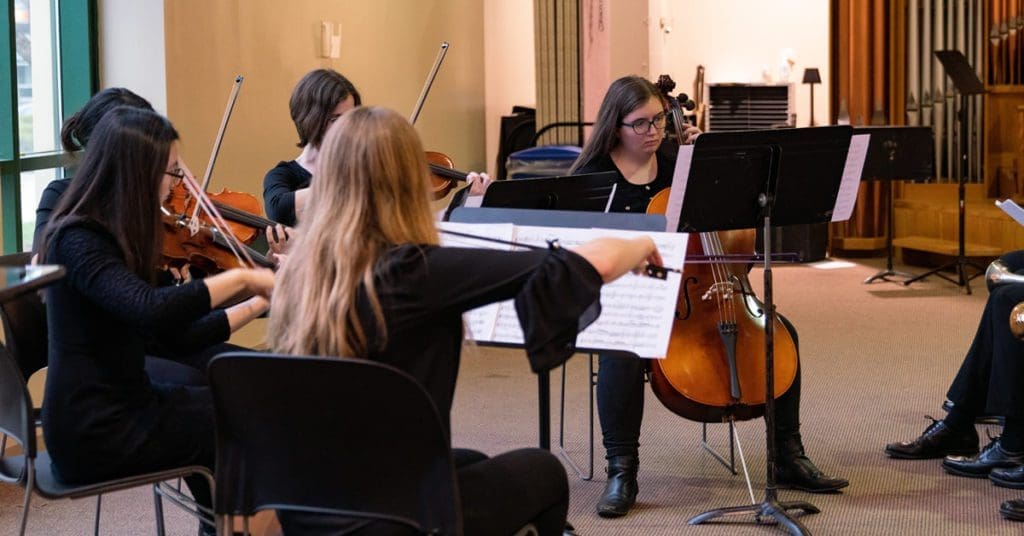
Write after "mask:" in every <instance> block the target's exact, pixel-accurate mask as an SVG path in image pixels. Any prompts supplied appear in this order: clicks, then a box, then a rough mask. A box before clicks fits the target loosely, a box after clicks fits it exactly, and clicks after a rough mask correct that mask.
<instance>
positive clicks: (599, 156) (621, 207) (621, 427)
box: [571, 76, 849, 517]
mask: <svg viewBox="0 0 1024 536" xmlns="http://www.w3.org/2000/svg"><path fill="white" fill-rule="evenodd" d="M666 124H667V118H666V110H665V103H664V100H663V97H662V95H661V92H660V91H659V90H658V88H657V87H656V86H655V85H654V84H652V83H651V82H649V81H648V80H646V79H644V78H640V77H637V76H627V77H624V78H620V79H618V80H616V81H615V82H613V83H612V85H611V87H609V89H608V93H607V94H606V95H605V98H604V101H603V102H602V103H601V108H600V110H599V111H598V115H597V120H596V121H595V125H594V129H593V131H592V133H591V135H590V138H589V139H588V140H587V143H586V145H585V146H584V148H583V152H582V153H581V154H580V157H579V158H578V159H577V160H576V163H575V164H574V165H573V169H572V171H571V173H593V172H601V171H615V172H617V173H618V177H619V178H618V186H617V188H616V192H615V200H614V201H613V204H612V210H613V211H617V212H641V213H642V212H644V211H645V210H646V208H647V204H648V202H649V201H650V199H651V197H653V196H654V195H655V194H657V193H658V192H659V191H661V190H662V189H664V188H665V187H668V186H670V185H671V183H672V173H673V169H674V167H675V162H674V161H673V160H672V159H670V158H668V157H666V156H665V155H663V154H661V152H660V151H659V150H658V148H659V146H661V144H662V141H663V139H664V136H665V125H666ZM699 134H700V131H699V130H698V129H696V128H695V127H689V128H687V129H685V131H684V133H683V135H684V137H685V139H684V140H681V141H682V142H683V143H689V142H692V141H693V139H694V138H695V137H696V136H697V135H699ZM780 318H781V317H780ZM782 321H783V323H784V324H785V325H786V327H787V328H788V329H789V331H790V332H791V333H792V335H793V339H794V341H795V340H796V330H795V329H794V328H793V327H792V325H791V324H790V323H789V322H788V321H787V320H785V319H784V318H782ZM646 367H647V364H646V362H644V361H643V360H638V359H625V358H620V357H612V356H601V358H600V367H599V369H598V375H597V408H598V416H599V418H600V421H601V430H602V434H603V442H604V447H605V450H606V457H607V459H608V469H607V471H608V482H607V485H606V487H605V491H604V494H603V495H602V497H601V500H600V502H599V503H598V506H597V512H598V514H599V515H601V516H603V517H619V516H623V515H625V514H626V513H628V512H629V509H630V507H632V506H633V503H634V502H635V501H636V495H637V469H638V467H639V447H640V426H641V421H642V419H643V403H644V388H643V381H644V373H645V370H646ZM776 407H777V413H778V415H777V419H776V421H775V425H776V430H777V432H776V433H777V437H778V441H777V445H778V446H777V449H778V452H777V460H778V461H777V466H776V471H777V474H776V478H777V482H778V484H779V486H780V487H791V488H796V489H801V490H804V491H810V492H823V491H834V490H838V489H841V488H844V487H846V486H847V485H849V482H848V481H846V480H844V479H842V478H832V477H829V476H826V475H825V474H824V473H822V471H821V470H819V469H818V468H817V467H815V465H814V464H813V463H812V462H811V460H810V459H808V458H807V456H806V454H805V453H804V447H803V443H802V441H801V439H800V417H799V412H800V374H799V371H798V373H797V376H796V380H795V381H794V382H793V385H792V386H791V387H790V389H789V390H788V391H787V392H786V393H785V394H784V395H782V396H781V397H779V399H778V401H777V406H776Z"/></svg>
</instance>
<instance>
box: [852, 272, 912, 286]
mask: <svg viewBox="0 0 1024 536" xmlns="http://www.w3.org/2000/svg"><path fill="white" fill-rule="evenodd" d="M890 277H902V278H904V279H913V278H914V274H908V273H907V272H899V271H896V270H881V271H880V272H878V273H876V274H875V275H873V276H871V277H869V278H867V279H865V280H864V284H865V285H867V284H870V283H874V282H875V281H878V280H882V281H887V282H889V283H903V281H895V280H892V279H889V278H890Z"/></svg>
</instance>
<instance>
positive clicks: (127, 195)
mask: <svg viewBox="0 0 1024 536" xmlns="http://www.w3.org/2000/svg"><path fill="white" fill-rule="evenodd" d="M177 139H178V132H177V131H176V130H174V126H172V125H171V122H170V121H168V120H167V119H166V118H164V117H163V116H161V115H160V114H157V113H156V112H153V111H149V110H144V109H140V108H130V107H126V106H121V107H117V108H114V109H113V110H111V111H109V112H107V113H106V114H105V115H104V116H103V118H102V119H101V120H100V121H99V123H98V124H97V125H96V128H95V129H94V130H93V132H92V136H91V138H90V140H89V150H87V151H85V157H84V158H83V159H82V163H81V165H80V166H79V167H78V169H77V170H76V171H75V180H73V181H71V184H70V186H68V190H67V192H65V194H64V195H63V196H61V200H60V202H59V203H57V206H56V207H55V208H54V209H53V214H52V215H51V216H50V222H49V224H47V226H46V230H45V232H44V235H43V236H44V238H43V244H42V246H41V248H40V250H39V251H41V252H43V255H44V258H45V255H46V254H47V253H48V252H47V247H48V246H49V244H50V242H51V241H52V239H53V237H54V235H55V234H56V232H57V231H58V230H59V229H60V228H62V227H64V226H66V225H69V224H71V223H76V222H83V221H86V222H91V223H93V224H96V225H99V226H101V227H103V228H104V229H106V230H107V231H108V232H109V233H110V234H111V235H112V236H113V237H114V239H115V240H116V241H117V244H118V246H119V247H120V248H121V251H122V253H123V254H124V259H125V263H126V264H127V265H128V268H129V269H130V270H132V271H133V272H135V273H136V274H138V275H139V277H142V278H143V279H146V280H148V281H152V280H153V277H154V275H155V270H156V265H157V261H158V260H159V259H160V250H161V247H162V245H163V234H162V232H161V227H160V210H159V209H160V184H161V181H162V180H163V177H164V172H165V171H166V170H167V159H168V158H169V156H170V151H171V144H173V143H174V141H175V140H177Z"/></svg>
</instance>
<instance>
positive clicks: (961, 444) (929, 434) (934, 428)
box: [885, 417, 978, 460]
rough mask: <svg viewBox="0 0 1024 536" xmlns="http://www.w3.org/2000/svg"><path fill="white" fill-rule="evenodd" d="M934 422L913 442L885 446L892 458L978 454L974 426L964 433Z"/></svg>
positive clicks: (976, 435)
mask: <svg viewBox="0 0 1024 536" xmlns="http://www.w3.org/2000/svg"><path fill="white" fill-rule="evenodd" d="M928 418H929V419H931V420H932V423H931V424H929V425H928V428H925V429H924V432H923V433H922V434H921V435H920V436H919V437H918V438H917V439H915V440H913V441H900V442H899V443H889V444H888V445H886V446H885V453H886V454H888V455H889V457H890V458H899V459H904V460H926V459H929V458H942V457H944V456H949V455H963V456H971V455H974V454H977V453H978V431H977V430H975V429H974V427H973V426H971V427H970V429H969V430H966V431H964V432H963V433H957V432H954V431H953V430H952V429H951V428H949V427H948V426H946V423H945V422H943V421H937V420H935V419H932V418H931V417H928Z"/></svg>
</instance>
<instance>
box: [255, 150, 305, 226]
mask: <svg viewBox="0 0 1024 536" xmlns="http://www.w3.org/2000/svg"><path fill="white" fill-rule="evenodd" d="M312 178H313V175H312V174H311V173H310V172H309V171H306V168H304V167H302V166H301V165H300V164H299V163H298V162H296V161H294V160H290V161H288V162H278V164H277V165H276V166H274V168H273V169H271V170H270V171H268V172H267V175H266V176H265V177H263V210H265V211H267V218H269V219H270V220H271V221H276V222H278V223H280V224H282V225H287V226H289V227H294V226H295V220H296V217H295V190H299V189H301V188H306V187H308V186H309V182H310V180H312Z"/></svg>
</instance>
